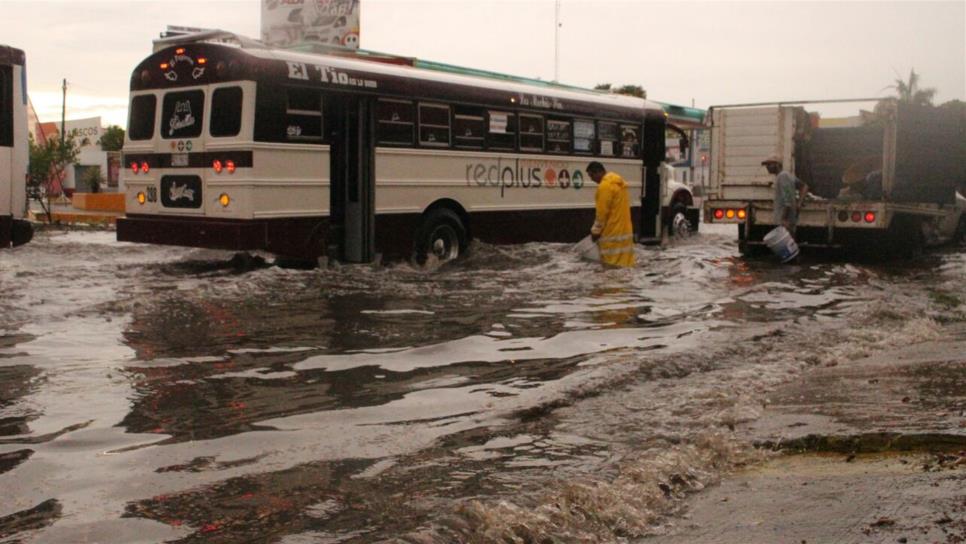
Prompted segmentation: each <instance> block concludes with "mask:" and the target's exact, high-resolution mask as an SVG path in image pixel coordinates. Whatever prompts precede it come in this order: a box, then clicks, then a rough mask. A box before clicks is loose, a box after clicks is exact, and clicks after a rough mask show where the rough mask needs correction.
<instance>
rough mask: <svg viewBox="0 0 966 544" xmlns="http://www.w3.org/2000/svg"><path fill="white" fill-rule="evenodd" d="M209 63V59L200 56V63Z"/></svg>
mask: <svg viewBox="0 0 966 544" xmlns="http://www.w3.org/2000/svg"><path fill="white" fill-rule="evenodd" d="M207 63H208V59H206V58H205V57H198V64H207Z"/></svg>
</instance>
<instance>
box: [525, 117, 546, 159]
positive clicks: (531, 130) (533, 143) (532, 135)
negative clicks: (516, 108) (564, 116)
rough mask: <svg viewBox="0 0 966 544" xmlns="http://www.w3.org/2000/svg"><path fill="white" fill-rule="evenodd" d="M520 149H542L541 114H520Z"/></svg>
mask: <svg viewBox="0 0 966 544" xmlns="http://www.w3.org/2000/svg"><path fill="white" fill-rule="evenodd" d="M520 149H521V150H523V151H543V116H541V115H527V114H521V115H520Z"/></svg>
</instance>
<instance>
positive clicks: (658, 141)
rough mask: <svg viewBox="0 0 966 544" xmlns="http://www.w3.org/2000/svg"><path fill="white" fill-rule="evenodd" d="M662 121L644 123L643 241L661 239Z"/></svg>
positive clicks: (663, 136) (646, 121)
mask: <svg viewBox="0 0 966 544" xmlns="http://www.w3.org/2000/svg"><path fill="white" fill-rule="evenodd" d="M666 126H667V125H666V123H665V121H664V119H652V118H648V119H647V120H645V122H644V144H643V145H644V150H643V151H644V197H643V201H642V202H641V235H640V238H641V239H642V240H645V241H652V240H658V239H660V237H661V161H663V160H664V153H665V148H664V145H665V143H664V139H665V135H664V131H665V128H666Z"/></svg>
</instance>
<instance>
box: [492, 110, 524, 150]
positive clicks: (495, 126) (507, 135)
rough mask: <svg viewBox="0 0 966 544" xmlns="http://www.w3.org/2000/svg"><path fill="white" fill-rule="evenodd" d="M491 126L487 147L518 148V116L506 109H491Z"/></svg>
mask: <svg viewBox="0 0 966 544" xmlns="http://www.w3.org/2000/svg"><path fill="white" fill-rule="evenodd" d="M489 118H490V126H489V130H487V132H486V147H487V148H488V149H499V150H505V151H513V150H515V149H516V140H517V116H516V115H515V114H513V113H510V112H506V111H494V110H490V111H489Z"/></svg>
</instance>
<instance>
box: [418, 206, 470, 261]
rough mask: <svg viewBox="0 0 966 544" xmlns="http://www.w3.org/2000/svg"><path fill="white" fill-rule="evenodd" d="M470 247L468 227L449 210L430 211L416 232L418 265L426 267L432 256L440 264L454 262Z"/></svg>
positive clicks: (437, 209)
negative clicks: (467, 233)
mask: <svg viewBox="0 0 966 544" xmlns="http://www.w3.org/2000/svg"><path fill="white" fill-rule="evenodd" d="M468 245H469V240H468V239H467V235H466V226H465V225H463V222H462V221H460V218H459V216H458V215H456V214H455V213H454V212H453V211H452V210H449V209H447V208H436V209H435V210H430V211H429V212H428V213H427V214H426V217H425V218H423V222H422V224H421V225H420V226H419V230H417V231H416V251H415V257H416V263H417V264H419V265H424V264H426V260H427V259H429V258H430V256H433V257H435V258H436V259H437V260H438V261H439V263H440V264H442V263H445V262H449V261H454V260H456V259H459V258H460V257H462V256H463V255H465V254H466V251H467V249H468Z"/></svg>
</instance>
